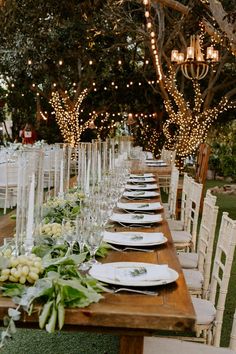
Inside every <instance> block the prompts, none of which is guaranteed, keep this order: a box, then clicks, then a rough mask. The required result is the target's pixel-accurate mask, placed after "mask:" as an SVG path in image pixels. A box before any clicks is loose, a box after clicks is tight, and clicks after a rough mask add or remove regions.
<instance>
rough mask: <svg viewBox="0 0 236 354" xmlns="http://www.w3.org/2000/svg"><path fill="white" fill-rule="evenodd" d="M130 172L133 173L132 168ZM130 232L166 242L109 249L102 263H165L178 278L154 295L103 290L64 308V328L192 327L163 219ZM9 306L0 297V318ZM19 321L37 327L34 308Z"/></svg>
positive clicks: (147, 330)
mask: <svg viewBox="0 0 236 354" xmlns="http://www.w3.org/2000/svg"><path fill="white" fill-rule="evenodd" d="M145 172H146V171H145ZM134 173H137V172H136V171H134ZM152 201H153V202H154V201H160V199H159V198H153V199H152V200H143V202H144V203H145V202H152ZM126 202H127V200H126ZM157 213H158V212H157ZM163 219H164V215H163ZM121 230H122V231H127V230H129V231H130V229H129V228H124V227H121V226H117V227H116V228H115V231H121ZM132 231H144V232H150V231H151V232H154V231H155V232H163V233H164V235H165V236H166V237H167V238H168V242H167V243H166V244H163V245H159V246H156V247H155V249H154V251H153V252H148V253H144V252H134V251H127V252H116V251H110V252H109V254H108V256H107V257H106V258H105V259H103V260H102V262H105V263H107V262H122V261H125V262H126V261H131V262H132V261H134V262H147V263H154V264H168V266H169V267H171V268H173V269H175V270H176V271H177V272H178V273H179V278H178V280H177V281H176V282H174V283H171V284H168V285H162V286H158V287H156V288H155V289H156V290H157V291H158V296H147V295H140V294H131V293H117V294H110V293H105V294H104V298H103V299H102V300H101V301H99V303H96V304H92V305H90V306H88V307H86V308H82V309H78V308H76V309H67V310H66V316H65V329H66V328H72V329H75V330H80V329H89V330H101V331H105V332H106V331H107V332H112V333H115V334H122V335H129V334H130V335H132V334H135V335H138V336H139V335H140V336H143V335H151V334H153V333H154V332H155V331H156V330H175V331H186V330H187V331H192V330H194V325H195V313H194V309H193V305H192V302H191V298H190V295H189V292H188V290H187V286H186V283H185V280H184V276H183V272H182V270H181V267H180V264H179V261H178V258H177V254H176V251H175V248H174V245H173V242H172V238H171V235H170V231H169V227H168V224H167V222H166V221H165V220H163V221H162V222H161V223H160V224H155V226H154V227H151V228H140V227H139V228H132ZM9 306H12V302H11V300H10V299H7V298H0V318H3V316H4V315H5V314H6V313H7V309H8V307H9ZM21 321H22V325H23V324H24V325H26V326H30V327H32V326H37V324H38V311H36V312H35V313H33V314H32V315H31V316H28V315H27V314H26V313H24V314H23V315H22V318H21ZM123 352H125V351H123Z"/></svg>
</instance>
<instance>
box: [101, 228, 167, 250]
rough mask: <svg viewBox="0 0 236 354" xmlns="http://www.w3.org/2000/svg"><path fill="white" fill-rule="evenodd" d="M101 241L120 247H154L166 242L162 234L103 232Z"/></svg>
mask: <svg viewBox="0 0 236 354" xmlns="http://www.w3.org/2000/svg"><path fill="white" fill-rule="evenodd" d="M103 240H104V241H105V242H108V243H113V244H114V245H122V246H139V247H142V246H143V247H145V246H155V245H161V244H163V243H166V242H167V238H166V237H165V236H164V235H163V233H162V232H135V231H132V232H130V231H127V232H109V231H105V232H104V236H103Z"/></svg>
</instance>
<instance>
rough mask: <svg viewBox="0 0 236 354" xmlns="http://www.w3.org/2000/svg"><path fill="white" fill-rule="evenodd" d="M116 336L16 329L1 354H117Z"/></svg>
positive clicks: (117, 340) (117, 341)
mask: <svg viewBox="0 0 236 354" xmlns="http://www.w3.org/2000/svg"><path fill="white" fill-rule="evenodd" d="M118 352H119V338H118V337H117V336H111V335H103V334H94V333H89V332H73V333H71V332H58V333H55V334H48V333H46V332H45V331H40V330H32V329H17V332H16V333H15V334H14V336H13V339H12V340H8V341H7V343H6V345H5V347H4V348H3V349H1V354H118Z"/></svg>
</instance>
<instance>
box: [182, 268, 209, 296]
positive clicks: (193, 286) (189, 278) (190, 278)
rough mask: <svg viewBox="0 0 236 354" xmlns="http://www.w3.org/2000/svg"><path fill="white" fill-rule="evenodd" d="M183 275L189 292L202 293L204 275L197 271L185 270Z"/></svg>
mask: <svg viewBox="0 0 236 354" xmlns="http://www.w3.org/2000/svg"><path fill="white" fill-rule="evenodd" d="M183 273H184V277H185V281H186V284H187V287H188V288H189V290H199V291H201V289H202V285H203V280H204V279H203V275H202V273H201V272H199V270H195V269H183Z"/></svg>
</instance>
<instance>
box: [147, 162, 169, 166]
mask: <svg viewBox="0 0 236 354" xmlns="http://www.w3.org/2000/svg"><path fill="white" fill-rule="evenodd" d="M147 165H148V166H150V167H166V166H167V163H166V162H152V163H150V162H147Z"/></svg>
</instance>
